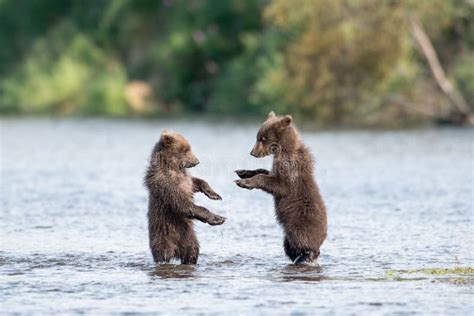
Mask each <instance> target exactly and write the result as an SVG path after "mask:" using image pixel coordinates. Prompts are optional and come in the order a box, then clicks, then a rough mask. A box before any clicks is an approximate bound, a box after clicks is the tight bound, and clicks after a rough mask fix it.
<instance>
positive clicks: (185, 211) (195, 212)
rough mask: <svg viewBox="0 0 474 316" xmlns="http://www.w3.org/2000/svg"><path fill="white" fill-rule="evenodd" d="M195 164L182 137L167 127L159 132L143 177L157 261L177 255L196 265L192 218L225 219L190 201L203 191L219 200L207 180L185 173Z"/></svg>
mask: <svg viewBox="0 0 474 316" xmlns="http://www.w3.org/2000/svg"><path fill="white" fill-rule="evenodd" d="M198 163H199V160H198V159H197V158H196V156H194V154H193V152H192V151H191V146H190V145H189V143H188V142H187V141H186V139H184V137H183V136H181V135H179V134H178V133H175V132H171V131H167V130H164V131H163V132H162V133H161V137H160V140H159V141H158V143H157V144H156V145H155V147H154V149H153V152H152V154H151V161H150V165H149V167H148V170H147V173H146V176H145V185H146V187H147V188H148V193H149V201H148V230H149V238H150V249H151V253H152V255H153V259H154V261H155V262H156V263H160V262H169V261H170V260H171V259H173V258H179V259H180V260H181V263H183V264H196V263H197V260H198V256H199V243H198V241H197V238H196V234H195V232H194V228H193V222H192V219H197V220H200V221H201V222H204V223H208V224H209V225H221V224H223V223H224V221H225V218H224V217H222V216H219V215H216V214H214V213H211V212H210V211H209V210H208V209H206V208H204V207H202V206H198V205H196V204H194V202H193V195H194V193H195V192H202V193H204V194H205V195H206V196H207V197H208V198H210V199H212V200H221V199H222V198H221V197H220V196H219V194H217V193H216V192H214V190H212V189H211V187H210V186H209V184H208V183H207V182H206V181H204V180H202V179H198V178H194V177H191V176H189V175H188V174H187V173H186V168H192V167H194V166H196V165H197V164H198Z"/></svg>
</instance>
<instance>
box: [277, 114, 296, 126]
mask: <svg viewBox="0 0 474 316" xmlns="http://www.w3.org/2000/svg"><path fill="white" fill-rule="evenodd" d="M291 122H293V118H292V117H291V115H285V116H283V117H282V118H281V119H280V120H279V121H278V122H277V123H276V124H277V127H278V128H281V129H285V128H287V127H288V126H290V124H291Z"/></svg>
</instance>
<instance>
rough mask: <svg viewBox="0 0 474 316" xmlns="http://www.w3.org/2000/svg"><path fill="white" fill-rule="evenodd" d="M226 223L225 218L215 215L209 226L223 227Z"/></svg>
mask: <svg viewBox="0 0 474 316" xmlns="http://www.w3.org/2000/svg"><path fill="white" fill-rule="evenodd" d="M224 222H225V217H223V216H219V215H214V216H213V217H212V218H211V219H210V220H209V222H208V223H209V225H212V226H215V225H222V224H224Z"/></svg>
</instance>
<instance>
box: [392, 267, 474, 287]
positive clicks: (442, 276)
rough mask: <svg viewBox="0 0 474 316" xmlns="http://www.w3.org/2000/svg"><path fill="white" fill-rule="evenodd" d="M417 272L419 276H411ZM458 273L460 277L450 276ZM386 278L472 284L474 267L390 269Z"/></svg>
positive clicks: (473, 281)
mask: <svg viewBox="0 0 474 316" xmlns="http://www.w3.org/2000/svg"><path fill="white" fill-rule="evenodd" d="M414 274H416V275H417V276H410V275H414ZM453 275H457V276H458V277H454V278H453V277H451V278H450V277H449V276H453ZM386 278H387V279H390V280H394V281H414V280H425V279H429V278H430V279H433V281H434V282H436V281H440V282H444V283H450V284H456V285H472V284H473V283H474V267H454V268H423V269H408V270H389V271H387V272H386Z"/></svg>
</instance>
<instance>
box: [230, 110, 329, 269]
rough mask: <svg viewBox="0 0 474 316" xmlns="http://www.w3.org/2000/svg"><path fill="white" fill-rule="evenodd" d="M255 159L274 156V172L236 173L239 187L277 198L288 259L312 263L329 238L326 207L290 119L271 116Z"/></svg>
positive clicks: (309, 158) (259, 138)
mask: <svg viewBox="0 0 474 316" xmlns="http://www.w3.org/2000/svg"><path fill="white" fill-rule="evenodd" d="M250 154H251V155H252V156H255V157H265V156H268V155H273V166H272V170H271V171H268V170H265V169H257V170H237V171H236V173H237V175H238V176H239V177H240V178H241V179H240V180H236V181H235V182H236V184H237V185H238V186H240V187H242V188H245V189H261V190H263V191H265V192H267V193H270V194H272V195H273V197H274V201H275V212H276V216H277V219H278V222H279V223H280V224H281V226H282V227H283V230H284V234H285V238H284V243H283V245H284V249H285V253H286V255H287V256H288V257H289V258H290V259H291V260H292V261H293V262H294V263H295V264H302V263H311V262H313V261H314V260H316V259H317V258H318V256H319V253H320V252H319V248H320V247H321V245H322V243H323V241H324V240H325V239H326V235H327V216H326V207H325V205H324V202H323V200H322V198H321V195H320V193H319V188H318V186H317V184H316V182H315V180H314V178H313V158H312V156H311V153H310V152H309V150H308V148H306V147H305V146H304V145H303V143H302V142H301V139H300V136H299V134H298V131H297V130H296V129H295V127H294V126H293V125H292V118H291V116H289V115H286V116H283V117H278V116H276V115H275V113H273V112H270V114H269V115H268V117H267V119H266V121H265V122H264V123H263V124H262V126H261V127H260V130H259V131H258V133H257V142H256V144H255V146H254V148H253V149H252V151H251V153H250Z"/></svg>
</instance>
